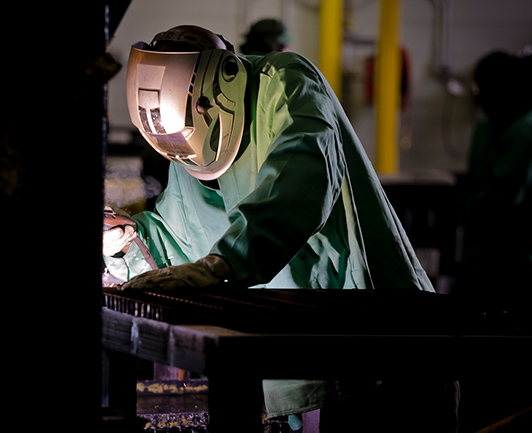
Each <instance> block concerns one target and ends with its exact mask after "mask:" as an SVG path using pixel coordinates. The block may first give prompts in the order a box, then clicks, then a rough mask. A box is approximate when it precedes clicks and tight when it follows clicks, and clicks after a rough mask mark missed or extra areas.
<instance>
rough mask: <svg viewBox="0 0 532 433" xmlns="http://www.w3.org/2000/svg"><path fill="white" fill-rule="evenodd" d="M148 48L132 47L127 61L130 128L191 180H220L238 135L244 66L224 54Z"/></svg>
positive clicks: (141, 45) (211, 51)
mask: <svg viewBox="0 0 532 433" xmlns="http://www.w3.org/2000/svg"><path fill="white" fill-rule="evenodd" d="M147 48H150V47H149V46H148V45H146V44H144V43H139V44H136V45H134V46H133V47H132V48H131V53H130V58H129V63H128V76H127V99H128V108H129V113H130V116H131V120H132V122H133V124H134V125H135V126H136V127H137V128H138V129H139V131H140V132H141V134H142V135H143V136H144V138H145V139H146V140H147V141H148V143H149V144H150V145H151V146H152V147H153V148H154V149H155V150H157V152H159V153H160V154H161V155H163V156H164V157H166V158H168V159H170V160H172V161H174V162H177V163H179V164H181V165H184V166H185V167H187V169H188V170H189V172H190V173H191V174H192V175H193V176H195V177H198V178H200V179H214V178H216V177H219V176H220V175H221V174H222V173H223V172H225V170H227V168H228V167H229V165H230V164H231V163H232V161H233V160H234V157H235V156H236V153H237V151H238V147H239V144H240V140H241V137H242V130H243V126H244V107H243V105H244V92H245V85H246V72H245V68H244V67H243V65H242V63H241V62H240V60H239V59H238V58H237V57H236V56H235V55H234V54H232V53H230V52H228V51H226V50H210V51H203V52H194V53H188V52H184V53H181V52H170V53H169V52H154V51H149V50H148V49H147ZM229 63H231V65H230V67H228V66H227V65H228V64H229ZM227 71H229V72H230V73H228V72H227Z"/></svg>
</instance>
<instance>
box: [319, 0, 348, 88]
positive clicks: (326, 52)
mask: <svg viewBox="0 0 532 433" xmlns="http://www.w3.org/2000/svg"><path fill="white" fill-rule="evenodd" d="M343 8H344V5H343V0H321V7H320V70H321V72H322V73H323V75H324V76H325V78H326V79H327V81H328V82H329V84H330V85H331V87H332V88H333V90H334V92H335V93H336V96H337V97H338V98H340V97H341V94H342V44H343V40H344V35H343Z"/></svg>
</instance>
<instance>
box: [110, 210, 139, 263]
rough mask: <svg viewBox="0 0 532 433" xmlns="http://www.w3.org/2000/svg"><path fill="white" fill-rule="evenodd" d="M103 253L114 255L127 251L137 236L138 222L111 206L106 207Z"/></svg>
mask: <svg viewBox="0 0 532 433" xmlns="http://www.w3.org/2000/svg"><path fill="white" fill-rule="evenodd" d="M103 226H104V231H103V248H102V249H103V254H104V255H105V256H114V255H115V254H117V253H119V252H120V251H123V252H126V251H127V249H126V247H128V246H129V245H130V244H131V242H133V240H134V239H135V238H136V237H137V224H136V222H135V221H134V220H133V219H131V218H130V217H129V215H128V214H127V213H125V212H123V211H120V210H115V209H112V208H110V207H105V209H104V220H103Z"/></svg>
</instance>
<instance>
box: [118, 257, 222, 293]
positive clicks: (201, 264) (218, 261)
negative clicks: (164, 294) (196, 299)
mask: <svg viewBox="0 0 532 433" xmlns="http://www.w3.org/2000/svg"><path fill="white" fill-rule="evenodd" d="M230 274H231V269H230V268H229V266H228V265H227V263H226V262H225V260H224V259H222V258H221V257H219V256H214V255H208V256H206V257H203V258H202V259H199V260H198V261H197V262H195V263H185V264H183V265H179V266H169V267H167V268H163V269H157V270H155V271H149V272H146V273H144V274H141V275H139V276H137V277H135V278H132V279H131V280H129V281H127V282H125V283H124V284H123V285H122V289H124V290H125V289H141V290H152V289H162V290H170V289H180V288H197V289H199V288H201V287H207V286H212V285H214V284H217V283H220V282H222V281H224V280H226V279H227V278H229V276H230Z"/></svg>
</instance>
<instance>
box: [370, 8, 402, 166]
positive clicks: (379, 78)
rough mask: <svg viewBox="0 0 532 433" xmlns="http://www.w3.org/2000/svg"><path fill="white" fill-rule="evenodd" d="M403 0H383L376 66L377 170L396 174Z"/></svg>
mask: <svg viewBox="0 0 532 433" xmlns="http://www.w3.org/2000/svg"><path fill="white" fill-rule="evenodd" d="M400 3H401V0H380V20H379V40H378V45H377V59H376V65H375V92H376V99H375V104H376V110H377V112H376V129H377V130H376V157H377V164H376V169H377V172H379V173H380V174H393V173H396V172H397V171H398V168H399V161H398V160H399V156H398V149H397V148H398V146H397V110H398V107H399V71H400V63H399V62H400V57H399V43H398V38H399V19H400Z"/></svg>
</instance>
